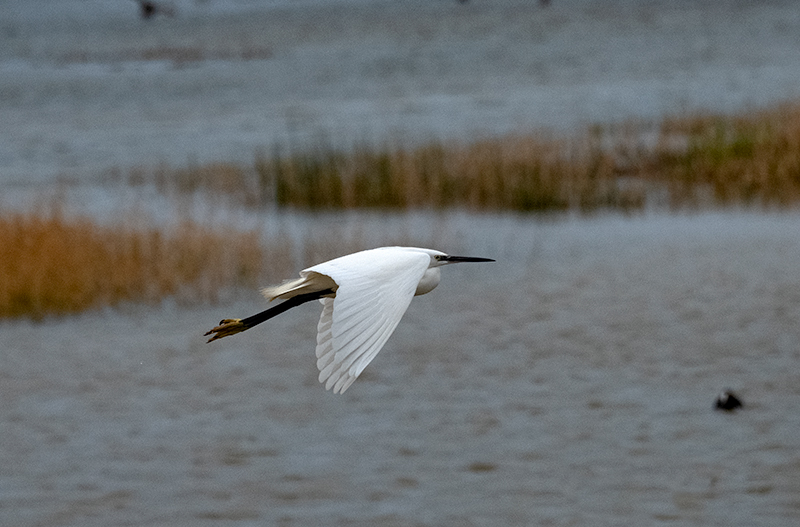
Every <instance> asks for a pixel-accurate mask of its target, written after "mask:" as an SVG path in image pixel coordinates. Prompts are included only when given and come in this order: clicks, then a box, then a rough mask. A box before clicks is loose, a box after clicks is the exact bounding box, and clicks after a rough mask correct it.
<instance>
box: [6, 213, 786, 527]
mask: <svg viewBox="0 0 800 527" xmlns="http://www.w3.org/2000/svg"><path fill="white" fill-rule="evenodd" d="M376 221H377V220H376ZM448 229H449V232H448V237H449V238H451V239H454V240H459V241H460V245H459V246H458V247H457V249H459V252H462V251H469V252H470V253H471V254H475V255H482V256H493V257H495V258H497V260H498V261H497V263H495V264H491V265H489V264H487V265H471V266H468V265H462V266H453V267H449V268H446V269H445V270H444V273H443V275H444V276H443V281H442V284H441V285H440V286H439V287H438V288H437V290H435V291H434V292H433V293H431V294H429V295H426V296H423V297H419V298H417V299H415V300H414V302H412V305H411V308H410V309H409V311H408V313H407V314H406V316H405V318H404V320H403V321H402V322H401V324H400V326H399V327H398V329H397V331H396V332H395V334H394V335H393V336H392V338H391V339H390V340H389V342H388V344H387V345H386V347H385V348H384V350H383V351H382V352H381V353H380V354H379V355H378V357H377V358H376V359H375V361H374V362H373V363H372V364H371V365H370V366H369V367H368V368H367V370H366V371H365V373H364V374H363V375H362V377H361V378H359V379H358V380H357V381H356V383H355V384H354V385H353V386H352V387H351V388H350V389H349V390H348V391H347V392H346V393H345V394H344V395H341V396H339V395H333V394H332V393H330V392H326V391H325V390H324V389H323V387H322V386H321V385H320V384H318V383H317V380H316V376H317V371H316V368H315V366H314V358H313V349H314V334H315V325H316V319H317V317H318V312H319V309H318V306H316V305H311V304H308V305H305V306H302V307H300V308H297V309H295V310H293V312H290V313H287V314H285V315H282V316H280V317H278V318H276V319H273V320H272V321H270V322H269V323H268V324H267V325H265V326H263V327H259V328H257V329H254V330H252V331H250V332H247V333H244V334H241V335H238V336H235V337H232V338H228V339H224V340H222V341H219V342H216V343H214V344H210V345H206V344H205V343H204V340H203V338H202V336H201V334H202V333H203V331H204V330H206V329H208V328H209V327H210V326H211V325H213V324H214V323H215V322H216V321H217V320H219V319H220V318H222V317H223V316H231V315H232V316H242V315H246V314H249V313H251V312H255V310H259V309H260V308H261V306H262V301H261V300H259V299H258V298H256V296H255V295H253V296H252V297H249V298H246V299H241V300H239V301H237V302H236V303H234V304H232V305H228V306H215V307H197V308H191V309H185V308H177V307H170V306H165V307H163V308H160V309H158V308H157V309H151V308H148V307H146V306H132V307H129V308H127V309H126V310H124V311H123V312H107V313H87V314H85V315H81V316H77V317H70V318H64V319H58V320H49V321H45V322H43V323H40V324H34V323H27V322H14V323H11V322H3V323H2V325H1V326H0V331H2V335H3V354H2V361H3V367H2V372H1V373H0V397H2V400H3V403H4V404H3V405H2V407H1V408H0V434H1V435H2V445H3V447H2V449H0V456H1V457H0V466H2V467H3V469H2V471H0V523H2V524H4V525H82V526H88V525H122V524H124V525H145V524H169V525H198V524H205V523H210V524H219V523H225V524H231V525H256V524H257V525H269V524H272V525H345V524H346V525H351V524H354V525H437V526H439V525H459V526H461V525H662V524H663V525H666V524H672V525H675V524H678V525H702V526H708V525H720V526H726V527H731V526H742V527H745V526H747V527H749V526H751V525H786V526H789V525H797V522H798V520H800V477H798V476H799V475H800V457H798V452H800V435H798V434H797V430H800V414H798V412H797V408H798V406H800V388H798V387H800V374H799V373H798V372H800V368H798V361H800V347H799V346H798V343H799V342H800V326H798V324H797V321H798V320H800V274H798V271H797V262H798V261H800V235H799V234H798V233H800V216H798V215H797V214H796V213H787V214H776V215H772V214H762V213H744V212H739V213H705V214H696V215H684V216H661V215H652V216H646V217H638V218H632V219H631V218H623V217H619V216H607V217H596V218H588V219H587V218H584V219H580V218H574V219H565V220H562V221H546V220H537V219H535V218H531V217H521V216H498V217H473V216H463V217H460V218H457V219H454V218H451V219H450V223H449V227H448ZM487 233H491V234H492V236H487ZM442 248H445V249H447V247H442ZM454 252H455V251H454ZM725 388H731V389H733V390H735V391H736V392H737V393H738V394H739V395H741V397H742V398H743V399H744V401H745V408H744V410H742V411H739V412H737V413H734V414H722V413H719V412H716V411H714V410H713V409H712V406H713V401H714V398H715V396H716V394H717V393H718V392H719V391H720V390H722V389H725Z"/></svg>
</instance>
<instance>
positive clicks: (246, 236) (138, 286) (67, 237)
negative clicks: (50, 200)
mask: <svg viewBox="0 0 800 527" xmlns="http://www.w3.org/2000/svg"><path fill="white" fill-rule="evenodd" d="M262 259H263V250H262V248H261V244H260V243H259V238H258V236H257V234H256V233H255V232H240V231H234V230H231V229H227V230H226V229H210V228H208V227H204V226H201V225H199V224H196V223H192V222H184V223H181V224H180V225H177V226H175V227H174V228H169V229H158V228H152V227H151V228H147V227H129V226H125V225H110V226H108V225H100V224H98V223H96V222H94V221H92V220H90V219H88V218H67V217H65V216H64V215H63V214H61V213H58V212H52V213H44V214H43V213H4V214H0V317H19V316H30V317H32V318H41V317H44V316H47V315H61V314H68V313H75V312H79V311H83V310H86V309H92V308H98V307H102V306H114V305H118V304H120V303H123V302H128V301H135V302H157V301H159V300H161V299H163V298H164V297H167V296H174V297H176V298H178V299H183V300H195V299H200V300H209V299H214V298H216V296H217V295H218V294H219V292H220V291H221V290H223V289H225V288H230V287H233V286H236V285H247V286H255V285H256V283H257V281H258V278H259V277H260V276H261V263H262Z"/></svg>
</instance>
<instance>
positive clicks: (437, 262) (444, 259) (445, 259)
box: [426, 249, 494, 267]
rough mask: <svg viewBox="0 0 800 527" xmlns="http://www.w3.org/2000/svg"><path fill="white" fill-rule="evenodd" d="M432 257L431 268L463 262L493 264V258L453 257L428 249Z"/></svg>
mask: <svg viewBox="0 0 800 527" xmlns="http://www.w3.org/2000/svg"><path fill="white" fill-rule="evenodd" d="M426 252H428V254H430V256H431V267H441V266H443V265H447V264H452V263H462V262H493V261H494V260H492V259H491V258H478V257H476V256H453V255H450V254H445V253H443V252H441V251H434V250H431V249H426Z"/></svg>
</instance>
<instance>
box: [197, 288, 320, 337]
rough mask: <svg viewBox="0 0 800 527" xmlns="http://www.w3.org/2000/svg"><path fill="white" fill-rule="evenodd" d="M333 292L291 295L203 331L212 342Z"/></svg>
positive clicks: (224, 320)
mask: <svg viewBox="0 0 800 527" xmlns="http://www.w3.org/2000/svg"><path fill="white" fill-rule="evenodd" d="M333 293H334V291H333V289H325V290H323V291H316V292H314V293H306V294H303V295H297V296H293V297H292V298H290V299H288V300H284V301H283V302H281V303H280V304H278V305H277V306H273V307H271V308H269V309H265V310H264V311H262V312H260V313H256V314H255V315H252V316H249V317H247V318H242V319H238V318H226V319H223V320H221V321H220V323H219V326H217V327H215V328H213V329H211V330H210V331H207V332H206V333H205V335H206V336H208V335H212V336H211V338H210V339H208V342H212V341H214V340H217V339H221V338H222V337H227V336H229V335H235V334H237V333H241V332H242V331H244V330H246V329H250V328H252V327H253V326H256V325H258V324H261V323H262V322H264V321H267V320H269V319H271V318H273V317H276V316H278V315H280V314H281V313H283V312H284V311H288V310H290V309H292V308H293V307H297V306H299V305H300V304H305V303H306V302H310V301H312V300H319V299H320V298H322V297H324V296H328V295H332V294H333Z"/></svg>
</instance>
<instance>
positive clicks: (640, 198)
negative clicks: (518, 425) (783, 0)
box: [129, 103, 800, 211]
mask: <svg viewBox="0 0 800 527" xmlns="http://www.w3.org/2000/svg"><path fill="white" fill-rule="evenodd" d="M651 129H652V125H647V124H646V123H630V122H629V123H623V125H617V126H611V127H607V128H605V129H604V128H601V127H592V128H590V129H588V130H587V131H585V132H583V133H581V134H578V135H576V136H574V137H571V138H553V137H548V136H545V135H542V134H527V135H509V136H505V137H500V138H494V139H486V140H481V141H475V142H472V143H468V144H464V143H456V142H451V143H443V142H436V141H434V142H431V143H428V144H424V145H421V146H416V147H401V146H397V147H392V146H383V147H373V146H370V145H366V144H361V145H357V146H355V147H353V148H351V149H349V150H343V149H337V148H333V147H328V146H326V145H324V144H320V145H317V146H316V147H313V148H308V149H304V150H289V151H285V150H280V149H276V150H275V151H274V152H273V153H272V154H271V155H269V156H265V157H262V158H260V159H258V160H257V162H256V164H255V166H254V167H244V168H243V167H239V166H236V165H232V164H219V163H217V164H210V165H202V166H195V167H189V168H187V169H178V170H176V169H170V168H168V167H160V168H159V169H158V170H157V171H155V172H154V173H153V175H152V176H151V177H152V178H153V180H154V181H155V182H156V183H157V185H158V187H159V188H161V189H162V191H164V192H179V193H185V192H195V193H198V192H202V193H207V194H210V195H212V196H213V197H214V199H220V197H222V196H225V197H226V198H227V199H231V200H233V201H234V202H236V203H241V204H244V205H247V206H256V207H259V206H271V205H277V206H279V207H293V208H301V209H313V210H316V209H350V208H385V209H442V208H456V207H457V208H465V209H470V210H477V211H486V210H513V211H561V210H580V211H594V210H599V209H613V210H624V211H633V210H638V209H641V208H643V207H645V206H646V205H648V204H652V203H655V205H656V206H659V205H660V204H661V203H662V202H663V201H664V199H663V197H662V196H663V195H666V196H667V200H666V201H667V205H668V206H670V207H678V208H680V207H694V206H719V205H723V206H727V205H760V206H782V207H785V206H791V205H795V204H797V203H798V202H800V103H794V104H785V105H781V106H779V107H776V108H770V109H766V110H759V111H754V112H750V113H745V114H742V115H735V116H726V115H710V114H709V115H706V114H702V115H693V116H684V117H670V118H666V119H664V120H663V122H661V123H660V125H659V126H658V128H657V130H656V132H655V135H654V136H653V134H652V133H651ZM129 180H130V181H137V182H138V181H146V180H147V178H146V177H144V176H143V175H142V173H140V172H137V173H135V174H133V173H132V175H131V177H130V178H129Z"/></svg>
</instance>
